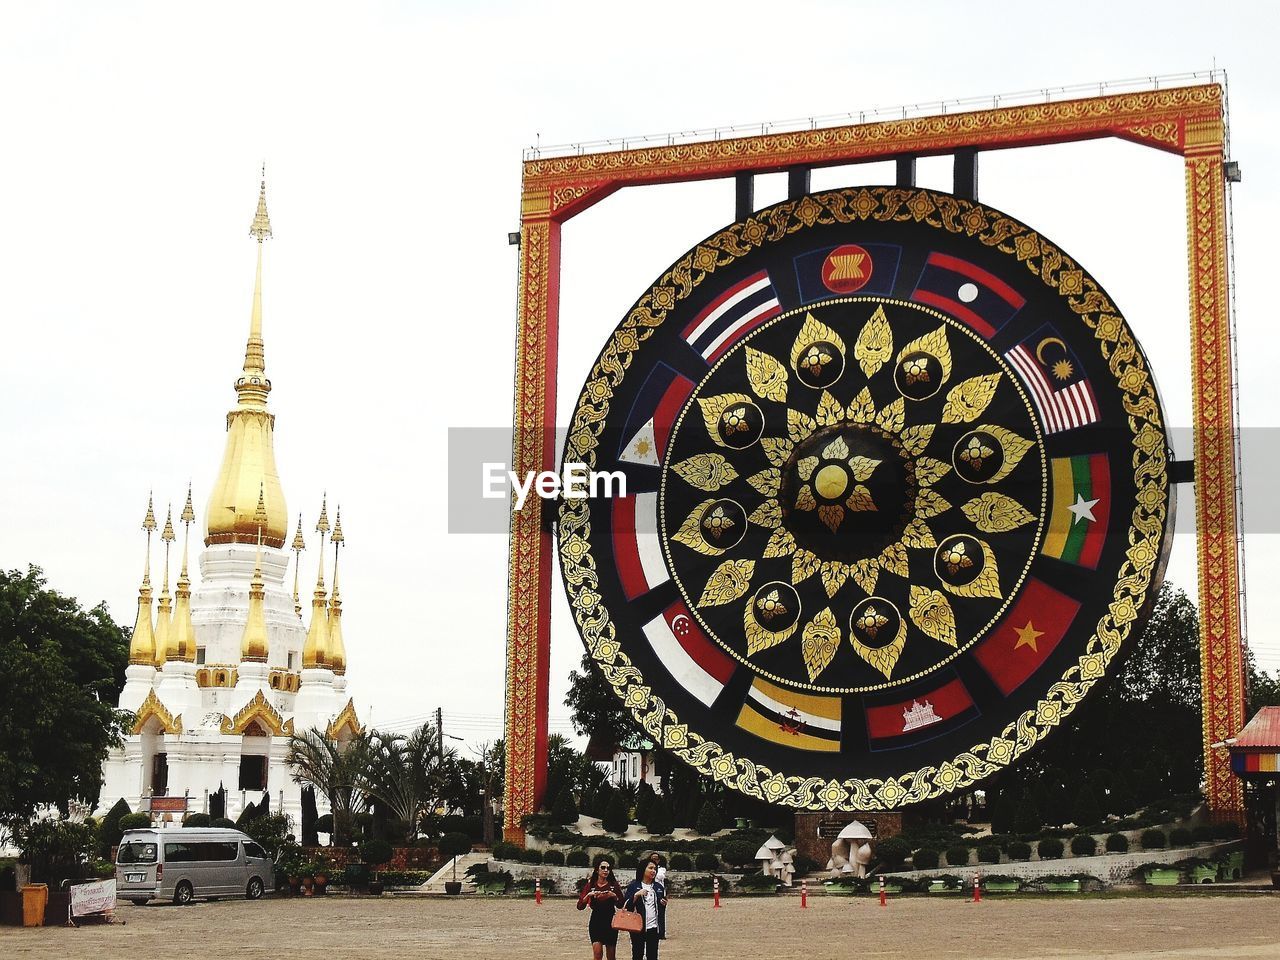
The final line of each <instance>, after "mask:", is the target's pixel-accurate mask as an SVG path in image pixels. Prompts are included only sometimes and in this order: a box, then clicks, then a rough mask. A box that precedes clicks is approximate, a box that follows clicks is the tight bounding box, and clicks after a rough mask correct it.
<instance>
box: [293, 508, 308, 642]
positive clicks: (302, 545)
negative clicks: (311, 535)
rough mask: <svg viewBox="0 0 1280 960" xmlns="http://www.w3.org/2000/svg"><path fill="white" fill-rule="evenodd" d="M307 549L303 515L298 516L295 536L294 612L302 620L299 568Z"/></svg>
mask: <svg viewBox="0 0 1280 960" xmlns="http://www.w3.org/2000/svg"><path fill="white" fill-rule="evenodd" d="M305 549H307V544H306V541H304V540H303V539H302V514H298V530H297V532H296V533H295V534H294V535H293V612H294V613H296V614H297V615H298V619H299V620H301V619H302V605H301V604H300V603H298V568H299V567H300V566H301V565H302V551H303V550H305Z"/></svg>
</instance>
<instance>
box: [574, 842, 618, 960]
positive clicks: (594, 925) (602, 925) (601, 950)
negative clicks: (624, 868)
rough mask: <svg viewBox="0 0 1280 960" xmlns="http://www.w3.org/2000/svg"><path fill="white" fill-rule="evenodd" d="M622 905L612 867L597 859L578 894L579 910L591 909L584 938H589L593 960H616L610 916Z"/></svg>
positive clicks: (601, 857)
mask: <svg viewBox="0 0 1280 960" xmlns="http://www.w3.org/2000/svg"><path fill="white" fill-rule="evenodd" d="M621 905H622V887H621V886H620V885H619V884H618V881H617V880H616V879H614V876H613V866H612V864H610V862H609V858H608V857H606V856H605V855H604V854H597V855H596V865H595V869H594V870H593V871H592V872H591V876H590V877H589V878H588V879H587V882H586V883H585V884H584V885H583V887H582V892H581V893H579V894H578V909H579V910H586V909H587V908H588V907H590V908H591V919H590V920H589V921H587V935H588V936H590V938H591V956H592V960H604V958H605V957H606V952H607V960H617V956H618V931H617V930H614V929H613V912H614V910H616V909H617V908H618V907H620V906H621Z"/></svg>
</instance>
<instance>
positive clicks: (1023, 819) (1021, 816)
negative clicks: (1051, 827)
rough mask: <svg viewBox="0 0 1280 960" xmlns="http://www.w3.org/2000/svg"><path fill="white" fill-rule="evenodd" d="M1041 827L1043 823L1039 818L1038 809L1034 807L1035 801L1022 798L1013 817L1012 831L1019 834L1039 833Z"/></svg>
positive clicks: (1029, 798)
mask: <svg viewBox="0 0 1280 960" xmlns="http://www.w3.org/2000/svg"><path fill="white" fill-rule="evenodd" d="M1042 826H1044V821H1043V820H1041V818H1040V808H1039V807H1037V806H1036V802H1035V800H1033V799H1032V798H1031V797H1029V796H1028V797H1023V798H1022V801H1021V802H1020V803H1019V804H1018V809H1017V812H1016V813H1015V814H1014V816H1013V829H1014V831H1015V832H1016V833H1021V834H1031V833H1039V832H1040V828H1041V827H1042Z"/></svg>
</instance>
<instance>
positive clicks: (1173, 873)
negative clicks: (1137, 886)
mask: <svg viewBox="0 0 1280 960" xmlns="http://www.w3.org/2000/svg"><path fill="white" fill-rule="evenodd" d="M1140 869H1141V870H1142V880H1143V882H1144V883H1146V884H1147V886H1149V887H1176V886H1177V885H1178V884H1179V883H1180V882H1181V881H1182V871H1181V870H1179V869H1178V868H1177V866H1176V865H1174V864H1172V863H1148V864H1146V865H1144V866H1143V867H1141V868H1140Z"/></svg>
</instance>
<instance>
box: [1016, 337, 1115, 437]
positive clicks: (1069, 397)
mask: <svg viewBox="0 0 1280 960" xmlns="http://www.w3.org/2000/svg"><path fill="white" fill-rule="evenodd" d="M1005 359H1006V360H1008V361H1009V363H1010V365H1011V366H1012V367H1013V368H1014V370H1016V371H1017V372H1018V376H1019V378H1021V380H1022V382H1023V383H1025V384H1026V385H1027V389H1028V390H1029V391H1030V392H1031V401H1032V403H1034V404H1035V405H1036V409H1037V410H1039V411H1040V418H1041V419H1042V420H1043V421H1044V428H1045V432H1046V433H1060V432H1062V431H1063V430H1071V429H1074V428H1075V427H1083V426H1086V425H1087V424H1090V423H1097V422H1098V419H1099V417H1100V415H1099V413H1098V400H1097V397H1095V396H1094V393H1093V387H1092V386H1090V384H1089V378H1088V377H1086V376H1085V372H1084V364H1082V363H1081V362H1080V359H1079V358H1078V357H1077V356H1076V355H1075V354H1074V353H1072V352H1071V348H1070V347H1068V346H1067V345H1066V343H1064V342H1063V341H1062V338H1061V337H1059V336H1058V335H1057V332H1056V331H1055V330H1054V329H1053V328H1052V327H1051V326H1049V325H1048V324H1045V325H1044V326H1043V327H1041V328H1040V329H1039V330H1037V331H1036V332H1035V333H1033V334H1032V335H1031V336H1029V337H1027V339H1025V340H1023V341H1022V342H1021V343H1020V344H1018V345H1017V346H1016V347H1014V348H1013V349H1012V350H1010V351H1009V352H1008V353H1006V354H1005Z"/></svg>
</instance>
